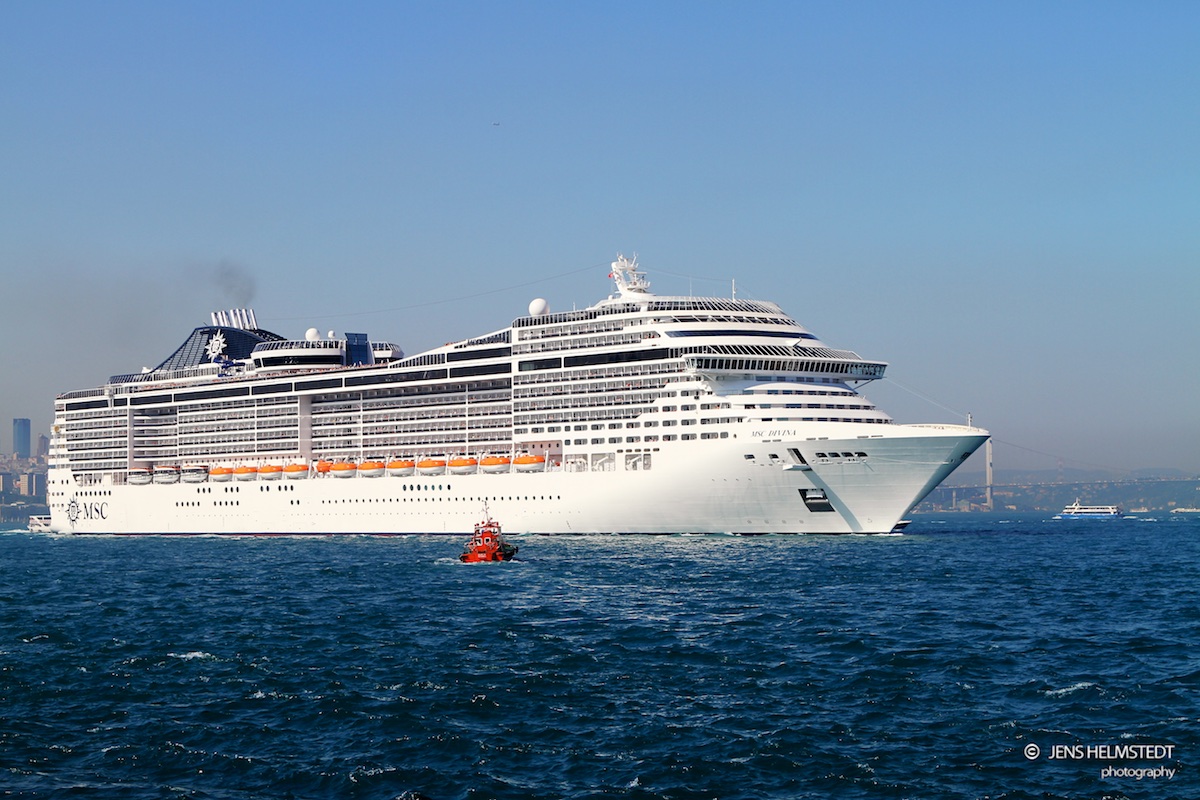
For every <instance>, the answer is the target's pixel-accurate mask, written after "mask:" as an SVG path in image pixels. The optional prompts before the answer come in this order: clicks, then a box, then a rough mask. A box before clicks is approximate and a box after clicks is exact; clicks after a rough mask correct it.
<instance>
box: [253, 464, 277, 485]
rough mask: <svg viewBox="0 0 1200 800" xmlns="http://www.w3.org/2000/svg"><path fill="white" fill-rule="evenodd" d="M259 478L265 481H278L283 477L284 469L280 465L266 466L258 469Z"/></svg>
mask: <svg viewBox="0 0 1200 800" xmlns="http://www.w3.org/2000/svg"><path fill="white" fill-rule="evenodd" d="M258 477H260V478H262V479H263V480H264V481H277V480H279V479H280V478H282V477H283V467H281V466H279V465H278V464H266V465H264V466H261V467H259V468H258Z"/></svg>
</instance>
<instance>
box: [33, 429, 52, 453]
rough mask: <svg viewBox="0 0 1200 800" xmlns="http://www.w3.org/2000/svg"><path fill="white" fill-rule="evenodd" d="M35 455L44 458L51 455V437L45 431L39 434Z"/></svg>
mask: <svg viewBox="0 0 1200 800" xmlns="http://www.w3.org/2000/svg"><path fill="white" fill-rule="evenodd" d="M35 455H36V456H37V457H38V458H40V459H43V460H44V459H45V458H46V457H47V456H49V455H50V437H49V436H47V435H46V434H44V433H39V434H38V438H37V453H36V454H35Z"/></svg>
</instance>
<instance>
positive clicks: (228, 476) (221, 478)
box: [208, 467, 233, 483]
mask: <svg viewBox="0 0 1200 800" xmlns="http://www.w3.org/2000/svg"><path fill="white" fill-rule="evenodd" d="M208 479H209V480H210V481H218V482H220V483H224V482H225V481H231V480H233V470H231V469H230V468H229V467H213V468H212V469H210V470H209V471H208Z"/></svg>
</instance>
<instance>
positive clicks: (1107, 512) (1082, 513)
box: [1055, 498, 1123, 519]
mask: <svg viewBox="0 0 1200 800" xmlns="http://www.w3.org/2000/svg"><path fill="white" fill-rule="evenodd" d="M1122 514H1123V512H1122V511H1121V507H1120V506H1084V505H1080V504H1079V499H1078V498H1076V499H1075V502H1074V503H1072V504H1071V505H1069V506H1067V507H1066V508H1064V509H1063V510H1062V511H1060V512H1059V514H1058V516H1057V517H1055V519H1119V518H1120V517H1121V516H1122Z"/></svg>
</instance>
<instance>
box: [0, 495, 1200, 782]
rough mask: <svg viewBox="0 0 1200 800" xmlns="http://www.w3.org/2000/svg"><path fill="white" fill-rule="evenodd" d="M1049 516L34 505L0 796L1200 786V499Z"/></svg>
mask: <svg viewBox="0 0 1200 800" xmlns="http://www.w3.org/2000/svg"><path fill="white" fill-rule="evenodd" d="M1049 516H1050V515H1039V516H1022V517H1015V516H1013V517H1006V516H1005V515H1003V514H990V515H965V514H961V515H947V516H942V517H932V516H918V517H916V518H915V521H914V522H913V524H912V525H911V526H910V527H909V528H908V530H907V531H905V533H904V534H903V535H891V536H840V537H838V536H764V537H752V538H741V537H729V536H658V537H647V536H630V537H617V536H609V537H603V536H564V537H549V536H523V537H515V539H514V541H515V542H516V543H517V544H519V545H520V548H521V549H520V553H519V554H518V556H517V560H515V561H513V562H511V563H506V564H462V563H460V562H459V561H458V559H457V557H456V556H457V553H458V551H459V550H460V548H461V545H462V543H463V542H462V541H459V540H458V539H457V538H454V537H449V538H448V537H434V536H406V537H394V538H393V537H347V538H334V537H311V538H299V537H297V538H270V539H266V538H220V537H138V538H121V537H72V536H51V535H37V534H29V533H24V532H10V533H6V534H4V535H0V794H2V795H3V796H4V797H19V798H34V797H38V798H40V797H51V798H57V797H64V798H66V797H70V798H134V799H137V798H386V799H388V800H391V798H420V797H427V798H433V800H442V799H443V798H447V799H448V798H681V799H682V798H864V799H866V798H972V797H974V798H1081V797H1110V798H1122V797H1130V798H1133V797H1180V798H1184V797H1198V796H1200V733H1198V731H1200V728H1198V722H1200V703H1198V701H1197V698H1198V695H1197V689H1198V688H1200V658H1198V653H1200V650H1198V645H1200V521H1197V520H1185V519H1177V518H1172V517H1171V515H1162V516H1161V517H1160V518H1158V519H1136V520H1135V519H1127V520H1117V521H1085V520H1080V521H1056V520H1050V519H1048V517H1049ZM1176 516H1179V515H1176ZM464 538H465V537H464ZM1135 746H1136V747H1135Z"/></svg>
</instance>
